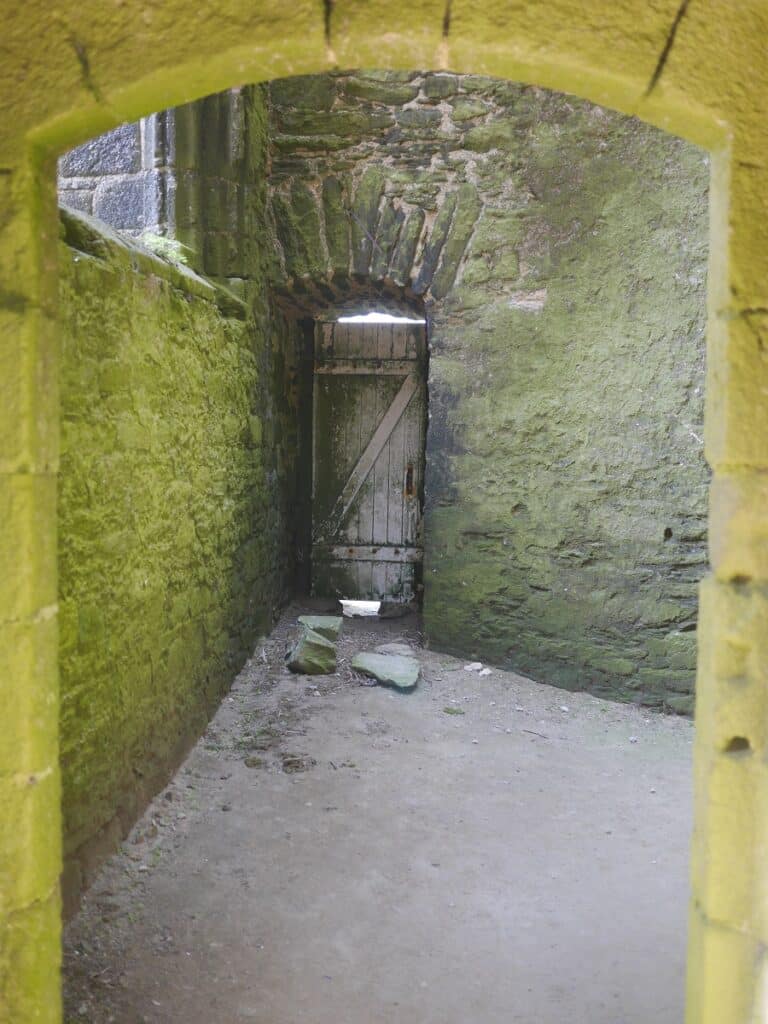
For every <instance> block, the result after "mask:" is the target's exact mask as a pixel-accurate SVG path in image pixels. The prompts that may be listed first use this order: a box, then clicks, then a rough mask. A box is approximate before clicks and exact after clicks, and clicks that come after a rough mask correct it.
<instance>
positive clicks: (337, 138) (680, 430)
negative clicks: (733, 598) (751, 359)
mask: <svg viewBox="0 0 768 1024" xmlns="http://www.w3.org/2000/svg"><path fill="white" fill-rule="evenodd" d="M158 117H159V118H160V120H159V122H158V123H162V124H163V125H165V126H166V128H165V131H166V148H167V166H166V172H167V174H169V175H170V176H171V179H172V181H173V183H174V184H173V189H171V190H169V191H173V192H174V195H175V206H174V209H173V213H172V215H171V213H170V212H169V214H168V223H167V224H166V225H165V227H164V228H163V230H166V231H167V232H168V233H169V234H175V235H177V236H178V237H179V238H181V239H182V240H183V241H184V242H185V244H187V245H188V246H189V250H188V252H189V259H190V262H191V263H192V265H194V266H195V267H196V268H199V269H203V270H204V271H205V272H206V273H208V274H209V275H213V276H215V277H216V278H217V279H218V280H221V281H225V282H227V283H228V284H230V285H231V286H232V287H234V288H236V289H237V290H238V292H239V294H242V295H245V296H246V297H247V298H248V301H249V303H250V306H251V308H252V310H253V313H254V316H255V318H256V319H257V321H258V322H259V323H260V329H261V330H262V331H265V330H266V331H267V332H268V331H269V328H268V325H269V324H270V323H271V322H274V321H275V318H276V314H275V308H276V307H275V303H273V302H271V301H270V300H269V298H268V297H267V295H266V292H265V291H264V289H263V288H262V287H261V286H260V282H263V281H264V280H267V279H268V280H269V282H270V286H271V289H272V294H273V295H274V296H275V297H276V299H277V302H278V304H279V306H281V307H282V308H283V309H285V310H286V316H285V321H284V333H285V332H286V331H289V330H290V331H292V337H293V341H292V345H293V346H294V350H295V346H297V345H298V346H300V345H301V334H302V329H301V328H300V327H299V325H298V322H297V320H296V318H297V317H299V316H303V317H311V316H328V315H329V310H338V309H341V308H350V307H354V306H355V305H358V306H362V305H366V306H368V307H370V305H372V304H374V305H376V304H379V305H388V306H389V307H390V308H393V307H394V306H397V307H398V308H400V309H402V308H403V306H405V307H408V306H409V305H410V306H411V307H412V308H414V309H426V311H427V314H428V318H429V342H430V376H429V399H430V430H429V435H428V442H427V448H428V450H427V479H426V516H425V530H424V543H425V553H426V562H425V574H424V576H425V578H424V585H425V590H424V614H425V622H426V627H427V631H428V636H429V639H430V642H431V643H432V644H433V645H434V646H436V647H442V648H444V649H447V650H451V651H454V652H458V653H461V654H466V655H468V656H469V655H472V656H476V657H479V658H482V659H484V660H488V661H491V662H494V663H496V664H500V665H505V666H509V667H513V668H516V669H518V670H520V671H523V672H526V673H528V674H530V675H532V676H533V677H534V678H540V679H546V680H547V681H549V682H554V683H557V684H559V685H563V686H566V687H576V688H587V689H591V690H593V691H594V692H596V693H599V694H603V695H606V696H612V697H618V698H621V699H633V700H639V701H641V702H643V703H646V704H651V705H654V706H663V707H667V708H670V709H672V710H676V711H688V710H690V709H691V707H692V691H693V677H694V660H695V644H696V623H697V613H696V601H697V597H696V585H697V582H698V580H699V579H700V578H701V576H702V575H703V572H704V568H705V565H706V554H705V524H706V509H705V488H706V484H707V471H706V468H705V464H704V459H703V455H702V426H701V421H702V416H703V411H702V406H703V374H704V356H703V352H704V340H703V333H704V331H703V325H704V294H705V287H706V281H705V264H706V205H707V173H708V172H707V166H706V159H705V156H704V154H703V153H702V151H700V150H698V149H696V148H695V147H693V146H691V145H689V144H686V143H683V142H682V141H680V140H679V139H675V138H673V137H671V136H667V135H664V134H663V133H661V132H659V131H657V130H655V129H653V128H650V127H648V126H646V125H643V124H641V123H640V122H638V121H636V120H634V119H632V118H627V117H624V116H621V115H618V114H616V113H612V112H611V111H608V110H605V109H603V108H600V107H596V106H594V105H591V104H588V103H585V102H582V101H579V100H576V99H574V98H573V97H568V96H564V95H562V94H557V93H552V92H547V91H545V90H540V89H535V88H531V87H526V86H520V85H515V84H513V83H509V82H502V81H498V80H494V79H489V78H482V77H478V76H472V75H464V76H461V75H454V74H449V73H439V74H436V73H421V72H376V71H371V72H354V73H334V74H328V75H317V76H311V77H303V78H288V79H280V80H277V81H274V82H271V83H269V84H268V85H267V86H248V87H244V88H242V89H238V90H233V91H231V92H229V93H224V94H220V95H217V96H212V97H208V98H207V99H205V100H201V101H199V102H198V103H195V104H189V105H187V106H186V107H180V108H177V109H176V110H174V111H170V112H165V113H164V114H163V115H162V117H160V115H158ZM145 120H148V119H145ZM153 123H154V122H153ZM142 130H143V132H144V135H145V136H146V135H147V134H151V133H150V132H149V129H148V128H146V127H145V128H144V129H142ZM140 135H141V133H139V136H140ZM132 137H138V136H136V133H134V135H133V136H132ZM267 139H268V144H267V142H266V141H265V140H267ZM83 159H85V160H91V162H93V159H94V157H93V155H92V154H91V153H90V151H88V150H87V149H86V150H85V151H84V154H83ZM254 285H255V286H254ZM291 324H292V325H293V326H292V327H289V325H291ZM273 336H274V332H273ZM289 348H290V346H289ZM280 351H281V350H280V347H279V346H278V347H277V348H276V349H275V359H276V361H277V362H278V363H279V360H280V358H281V354H280ZM286 379H288V380H290V382H291V386H292V387H295V388H299V389H301V388H302V387H304V385H305V382H304V383H302V382H301V381H299V382H298V383H297V382H296V381H294V380H292V379H291V378H290V374H289V377H288V378H286ZM305 401H306V389H305ZM300 435H301V428H300V427H299V426H296V427H295V429H294V436H293V440H292V442H291V443H292V444H293V447H294V449H296V448H297V447H299V445H300ZM272 450H273V449H271V448H270V451H272ZM277 451H278V454H277V455H275V456H274V457H275V459H276V462H278V463H279V462H280V461H281V459H282V462H283V463H284V462H285V459H284V458H283V457H282V456H280V455H279V446H278V449H277ZM307 472H308V470H307V467H306V466H304V467H303V469H302V476H306V474H307ZM276 476H277V477H280V478H281V479H282V480H283V487H282V490H281V492H280V493H282V494H283V495H286V494H288V503H287V505H286V506H285V507H286V508H288V509H293V510H295V509H297V508H303V506H302V504H301V500H302V499H301V496H300V495H299V493H298V491H296V492H295V493H294V495H293V496H291V495H290V493H289V492H290V489H291V485H290V483H289V475H287V474H285V473H283V474H282V476H281V475H280V473H279V472H278V471H277V470H276ZM296 487H297V488H299V487H300V485H299V484H298V483H297V484H296ZM292 497H295V498H296V499H297V500H296V501H295V502H294V501H292ZM303 511H304V513H306V512H307V510H306V508H303ZM281 536H285V535H281ZM294 536H295V538H296V547H297V549H300V557H301V559H302V563H303V564H305V562H306V557H305V556H306V548H307V540H306V536H304V537H300V536H299V534H298V533H296V532H295V531H294Z"/></svg>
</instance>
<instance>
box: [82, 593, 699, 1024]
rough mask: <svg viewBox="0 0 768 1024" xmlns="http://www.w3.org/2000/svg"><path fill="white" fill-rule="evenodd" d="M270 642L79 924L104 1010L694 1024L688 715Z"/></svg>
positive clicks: (280, 1018) (394, 635)
mask: <svg viewBox="0 0 768 1024" xmlns="http://www.w3.org/2000/svg"><path fill="white" fill-rule="evenodd" d="M296 614H298V609H297V608H295V607H294V608H292V609H289V611H288V613H287V614H286V615H285V616H284V617H283V619H282V621H281V623H280V624H279V626H278V628H277V629H276V630H275V632H274V633H273V634H272V636H271V637H270V638H269V640H267V641H265V642H264V643H263V644H260V645H259V646H258V648H257V650H256V652H255V654H254V657H253V658H252V660H251V661H250V662H249V663H248V664H247V665H246V667H245V668H244V670H243V671H242V673H241V674H240V676H239V677H238V679H237V681H236V682H235V684H234V687H233V689H232V691H231V693H230V695H229V696H228V697H227V698H226V699H225V700H224V703H223V704H222V706H221V709H220V710H219V712H218V714H217V715H216V717H215V719H214V720H213V721H212V722H211V724H210V726H209V728H208V730H207V731H206V733H205V735H204V736H203V738H202V739H201V740H200V742H199V743H198V745H197V747H196V748H195V749H194V751H193V752H192V753H191V755H190V756H189V758H188V760H187V761H186V762H185V764H184V765H183V767H182V769H181V771H180V772H179V774H178V775H177V776H176V778H175V779H174V780H173V782H172V783H171V784H170V785H169V786H168V787H167V789H166V790H165V791H164V792H163V793H161V794H160V795H159V797H158V798H157V799H156V800H155V802H154V803H153V804H152V806H151V807H150V808H149V809H148V811H147V813H146V815H145V816H144V817H143V818H142V820H141V821H140V822H139V823H138V824H137V826H136V828H135V829H134V830H133V832H132V834H131V835H130V836H129V838H128V839H127V840H126V842H125V843H124V845H123V847H122V850H121V852H120V853H119V854H118V855H116V856H115V857H114V858H112V860H111V861H110V862H109V863H108V864H107V865H106V866H105V869H104V871H103V872H102V874H101V876H100V878H99V880H98V882H97V883H96V884H95V885H94V887H93V888H92V889H91V890H90V892H89V893H88V894H87V896H86V898H85V900H84V903H83V907H82V910H81V912H80V913H79V915H78V916H77V917H76V918H75V919H74V920H73V921H72V922H71V923H70V925H69V926H68V928H67V933H66V939H65V963H66V1018H65V1019H66V1021H67V1022H68V1024H74V1022H87V1024H106V1022H119V1024H139V1022H147V1024H149V1022H151V1024H238V1022H241V1021H250V1022H254V1024H385V1022H386V1024H510V1022H522V1024H561V1022H562V1021H565V1020H567V1021H569V1022H570V1024H650V1022H653V1024H680V1022H681V1021H682V1019H683V1011H682V1004H683V973H684V966H683V965H684V947H685V918H686V898H687V897H686V884H687V878H686V876H687V854H688V849H687V848H688V838H689V831H690V813H691V786H690V756H691V741H692V737H693V730H692V726H691V723H690V722H688V721H685V720H683V719H680V718H670V717H663V716H661V715H655V714H649V713H647V712H643V711H641V710H639V709H637V708H634V707H628V706H624V705H619V704H612V703H607V702H604V701H599V700H595V699H594V698H592V697H590V696H587V695H585V694H571V693H566V692H564V691H562V690H557V689H554V688H552V687H548V686H543V685H539V684H536V683H532V682H530V681H529V680H527V679H524V678H522V677H520V676H516V675H514V674H512V673H509V672H501V671H498V670H493V672H492V673H491V674H490V675H488V676H485V677H480V676H478V674H477V673H476V672H470V671H466V670H465V668H464V662H462V661H458V660H456V659H455V658H451V657H448V656H447V655H441V654H435V653H432V652H428V651H423V650H419V651H418V657H419V659H420V661H421V664H422V672H423V679H422V681H421V683H420V684H419V686H418V688H417V690H416V691H415V692H414V693H412V694H400V693H395V692H393V691H391V690H388V689H384V688H382V687H377V686H365V685H361V681H360V679H359V678H358V677H356V676H354V675H353V674H352V673H351V671H350V670H349V668H348V663H349V661H350V660H351V658H352V656H353V654H355V653H357V651H359V650H368V649H372V648H373V646H375V645H377V644H381V643H384V642H386V641H388V640H392V639H402V638H404V639H405V640H407V641H409V642H410V643H411V644H412V645H413V646H415V647H419V634H418V630H417V625H418V624H417V623H416V621H415V620H413V619H410V620H399V621H385V622H379V621H375V620H356V621H350V620H345V629H344V637H343V639H342V641H341V643H340V659H341V660H340V669H339V672H338V673H337V674H336V675H335V676H315V677H308V676H292V675H290V674H289V673H288V672H287V671H286V670H285V669H284V668H283V654H284V650H285V643H286V638H287V637H289V636H290V635H291V634H292V633H293V629H294V625H295V616H296Z"/></svg>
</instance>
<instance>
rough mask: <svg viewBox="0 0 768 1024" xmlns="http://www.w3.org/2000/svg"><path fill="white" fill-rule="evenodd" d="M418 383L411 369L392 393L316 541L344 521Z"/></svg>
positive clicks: (334, 530) (320, 540)
mask: <svg viewBox="0 0 768 1024" xmlns="http://www.w3.org/2000/svg"><path fill="white" fill-rule="evenodd" d="M418 387H419V380H418V377H417V376H416V374H415V373H409V374H408V376H407V377H406V378H405V380H404V381H403V383H402V385H401V386H400V390H399V391H398V392H397V394H396V395H395V397H394V400H393V402H392V404H391V405H390V407H389V408H388V409H387V411H386V412H385V413H384V416H383V417H382V420H381V422H380V423H379V425H378V427H376V430H375V431H374V433H373V437H372V438H371V440H370V441H369V442H368V444H367V445H366V447H365V449H364V450H363V453H362V454H361V456H360V458H359V459H358V460H357V462H356V463H355V467H354V469H353V470H352V472H351V473H350V475H349V479H348V480H347V482H346V483H345V484H344V489H343V490H342V492H341V494H340V495H339V497H338V498H337V499H336V502H335V504H334V506H333V508H332V509H331V513H330V515H329V516H328V518H327V519H326V520H325V522H324V523H323V524H322V525H321V527H320V529H319V531H318V535H317V536H316V537H315V541H316V542H321V543H322V542H323V541H324V540H329V539H330V538H332V537H333V536H334V535H335V533H336V531H337V530H338V529H339V527H340V526H341V524H342V523H343V522H344V517H345V516H346V514H347V512H349V510H350V508H351V506H352V502H353V501H354V500H355V498H356V497H357V493H358V491H359V490H360V488H361V487H362V486H363V484H364V483H365V481H366V480H367V479H368V474H369V473H370V472H371V470H372V469H373V466H374V463H375V462H376V459H378V457H379V455H380V454H381V450H382V448H383V447H384V445H385V444H386V443H387V441H388V440H389V437H390V435H391V434H392V431H393V430H394V429H395V427H396V426H397V424H398V423H399V422H400V418H401V417H402V415H403V413H404V412H405V410H406V409H407V408H408V404H409V402H410V401H411V399H412V398H413V396H414V395H415V394H416V391H417V390H418Z"/></svg>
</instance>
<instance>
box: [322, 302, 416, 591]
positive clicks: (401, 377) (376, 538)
mask: <svg viewBox="0 0 768 1024" xmlns="http://www.w3.org/2000/svg"><path fill="white" fill-rule="evenodd" d="M426 353H427V343H426V331H425V325H424V324H423V323H420V322H408V323H402V322H396V323H392V322H389V323H344V322H338V321H336V322H322V321H318V323H317V325H316V328H315V363H314V388H313V391H314V396H313V398H314V402H313V407H314V422H313V458H312V510H313V514H312V592H313V594H314V595H316V596H318V597H345V598H357V599H360V600H386V601H394V602H402V603H409V602H412V601H414V600H415V599H416V598H417V597H418V595H419V593H420V590H421V564H422V559H423V544H422V511H423V499H424V447H425V436H426V413H427V384H426Z"/></svg>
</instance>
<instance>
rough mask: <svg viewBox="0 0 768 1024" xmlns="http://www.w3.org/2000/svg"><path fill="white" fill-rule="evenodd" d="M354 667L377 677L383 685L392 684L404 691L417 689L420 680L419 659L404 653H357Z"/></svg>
mask: <svg viewBox="0 0 768 1024" xmlns="http://www.w3.org/2000/svg"><path fill="white" fill-rule="evenodd" d="M352 668H353V669H354V670H355V671H356V672H362V673H363V675H366V676H369V677H370V678H371V679H375V680H376V682H377V683H381V685H382V686H391V687H393V688H394V689H395V690H400V691H401V692H402V693H409V692H410V691H411V690H413V689H415V688H416V683H417V682H418V681H419V663H418V661H416V659H415V658H408V657H405V656H404V655H402V654H370V653H363V654H356V655H355V657H354V658H353V659H352Z"/></svg>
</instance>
